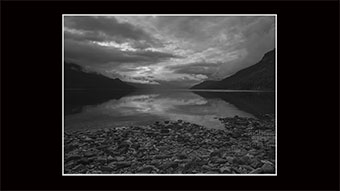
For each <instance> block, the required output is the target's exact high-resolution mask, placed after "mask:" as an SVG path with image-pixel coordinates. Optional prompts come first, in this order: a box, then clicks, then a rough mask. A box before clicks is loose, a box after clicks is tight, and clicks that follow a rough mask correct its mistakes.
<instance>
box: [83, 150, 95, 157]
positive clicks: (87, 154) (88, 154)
mask: <svg viewBox="0 0 340 191" xmlns="http://www.w3.org/2000/svg"><path fill="white" fill-rule="evenodd" d="M96 154H97V153H95V152H92V151H87V152H85V153H84V156H85V157H92V156H95V155H96Z"/></svg>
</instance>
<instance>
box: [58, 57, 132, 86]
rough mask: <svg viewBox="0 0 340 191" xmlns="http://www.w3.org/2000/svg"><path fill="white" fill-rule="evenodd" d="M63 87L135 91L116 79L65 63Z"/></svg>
mask: <svg viewBox="0 0 340 191" xmlns="http://www.w3.org/2000/svg"><path fill="white" fill-rule="evenodd" d="M64 87H65V89H120V90H130V89H135V87H133V86H131V85H128V84H126V83H125V82H123V81H121V80H120V79H118V78H116V79H111V78H108V77H106V76H103V75H101V74H98V73H95V72H87V71H85V70H84V69H83V68H82V67H81V66H79V65H77V64H73V63H66V62H65V64H64Z"/></svg>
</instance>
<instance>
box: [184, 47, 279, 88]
mask: <svg viewBox="0 0 340 191" xmlns="http://www.w3.org/2000/svg"><path fill="white" fill-rule="evenodd" d="M190 89H232V90H274V89H275V49H274V50H271V51H269V52H267V53H266V54H265V55H264V56H263V58H262V59H261V61H260V62H258V63H257V64H254V65H252V66H250V67H248V68H245V69H242V70H240V71H238V72H237V73H235V74H234V75H232V76H230V77H227V78H225V79H222V80H220V81H204V82H202V83H200V84H197V85H195V86H193V87H191V88H190Z"/></svg>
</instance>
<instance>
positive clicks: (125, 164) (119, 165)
mask: <svg viewBox="0 0 340 191" xmlns="http://www.w3.org/2000/svg"><path fill="white" fill-rule="evenodd" d="M131 165H132V164H131V162H128V161H122V162H112V163H110V164H109V166H115V167H116V168H117V169H121V168H126V167H129V166H131Z"/></svg>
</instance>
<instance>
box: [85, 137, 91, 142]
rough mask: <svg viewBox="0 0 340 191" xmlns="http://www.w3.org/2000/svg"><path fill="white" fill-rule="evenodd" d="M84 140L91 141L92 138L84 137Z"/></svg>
mask: <svg viewBox="0 0 340 191" xmlns="http://www.w3.org/2000/svg"><path fill="white" fill-rule="evenodd" d="M84 141H93V139H92V138H90V137H85V139H84Z"/></svg>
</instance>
